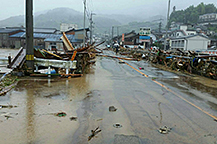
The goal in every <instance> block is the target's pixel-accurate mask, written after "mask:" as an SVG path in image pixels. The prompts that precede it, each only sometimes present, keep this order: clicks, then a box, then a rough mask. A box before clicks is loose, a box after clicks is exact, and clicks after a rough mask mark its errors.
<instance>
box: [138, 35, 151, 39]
mask: <svg viewBox="0 0 217 144" xmlns="http://www.w3.org/2000/svg"><path fill="white" fill-rule="evenodd" d="M139 39H141V40H150V39H151V38H150V36H139Z"/></svg>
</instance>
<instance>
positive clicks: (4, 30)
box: [0, 28, 21, 33]
mask: <svg viewBox="0 0 217 144" xmlns="http://www.w3.org/2000/svg"><path fill="white" fill-rule="evenodd" d="M19 30H21V29H5V28H0V33H12V32H16V31H19Z"/></svg>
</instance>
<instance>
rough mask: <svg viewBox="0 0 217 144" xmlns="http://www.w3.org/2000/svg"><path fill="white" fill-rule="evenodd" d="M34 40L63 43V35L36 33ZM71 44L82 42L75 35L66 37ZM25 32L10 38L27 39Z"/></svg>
mask: <svg viewBox="0 0 217 144" xmlns="http://www.w3.org/2000/svg"><path fill="white" fill-rule="evenodd" d="M33 36H34V38H36V39H37V38H39V39H44V41H45V42H62V40H61V39H60V38H61V37H62V36H63V35H61V34H43V33H34V34H33ZM66 36H67V38H68V39H69V41H70V42H80V41H79V40H78V39H75V36H74V35H66ZM25 37H26V33H25V32H19V33H17V34H14V35H11V36H10V38H25Z"/></svg>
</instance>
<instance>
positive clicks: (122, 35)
mask: <svg viewBox="0 0 217 144" xmlns="http://www.w3.org/2000/svg"><path fill="white" fill-rule="evenodd" d="M122 42H124V34H122Z"/></svg>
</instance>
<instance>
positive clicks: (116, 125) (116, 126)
mask: <svg viewBox="0 0 217 144" xmlns="http://www.w3.org/2000/svg"><path fill="white" fill-rule="evenodd" d="M113 127H115V128H121V127H122V125H121V124H120V123H116V124H114V125H113Z"/></svg>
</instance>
